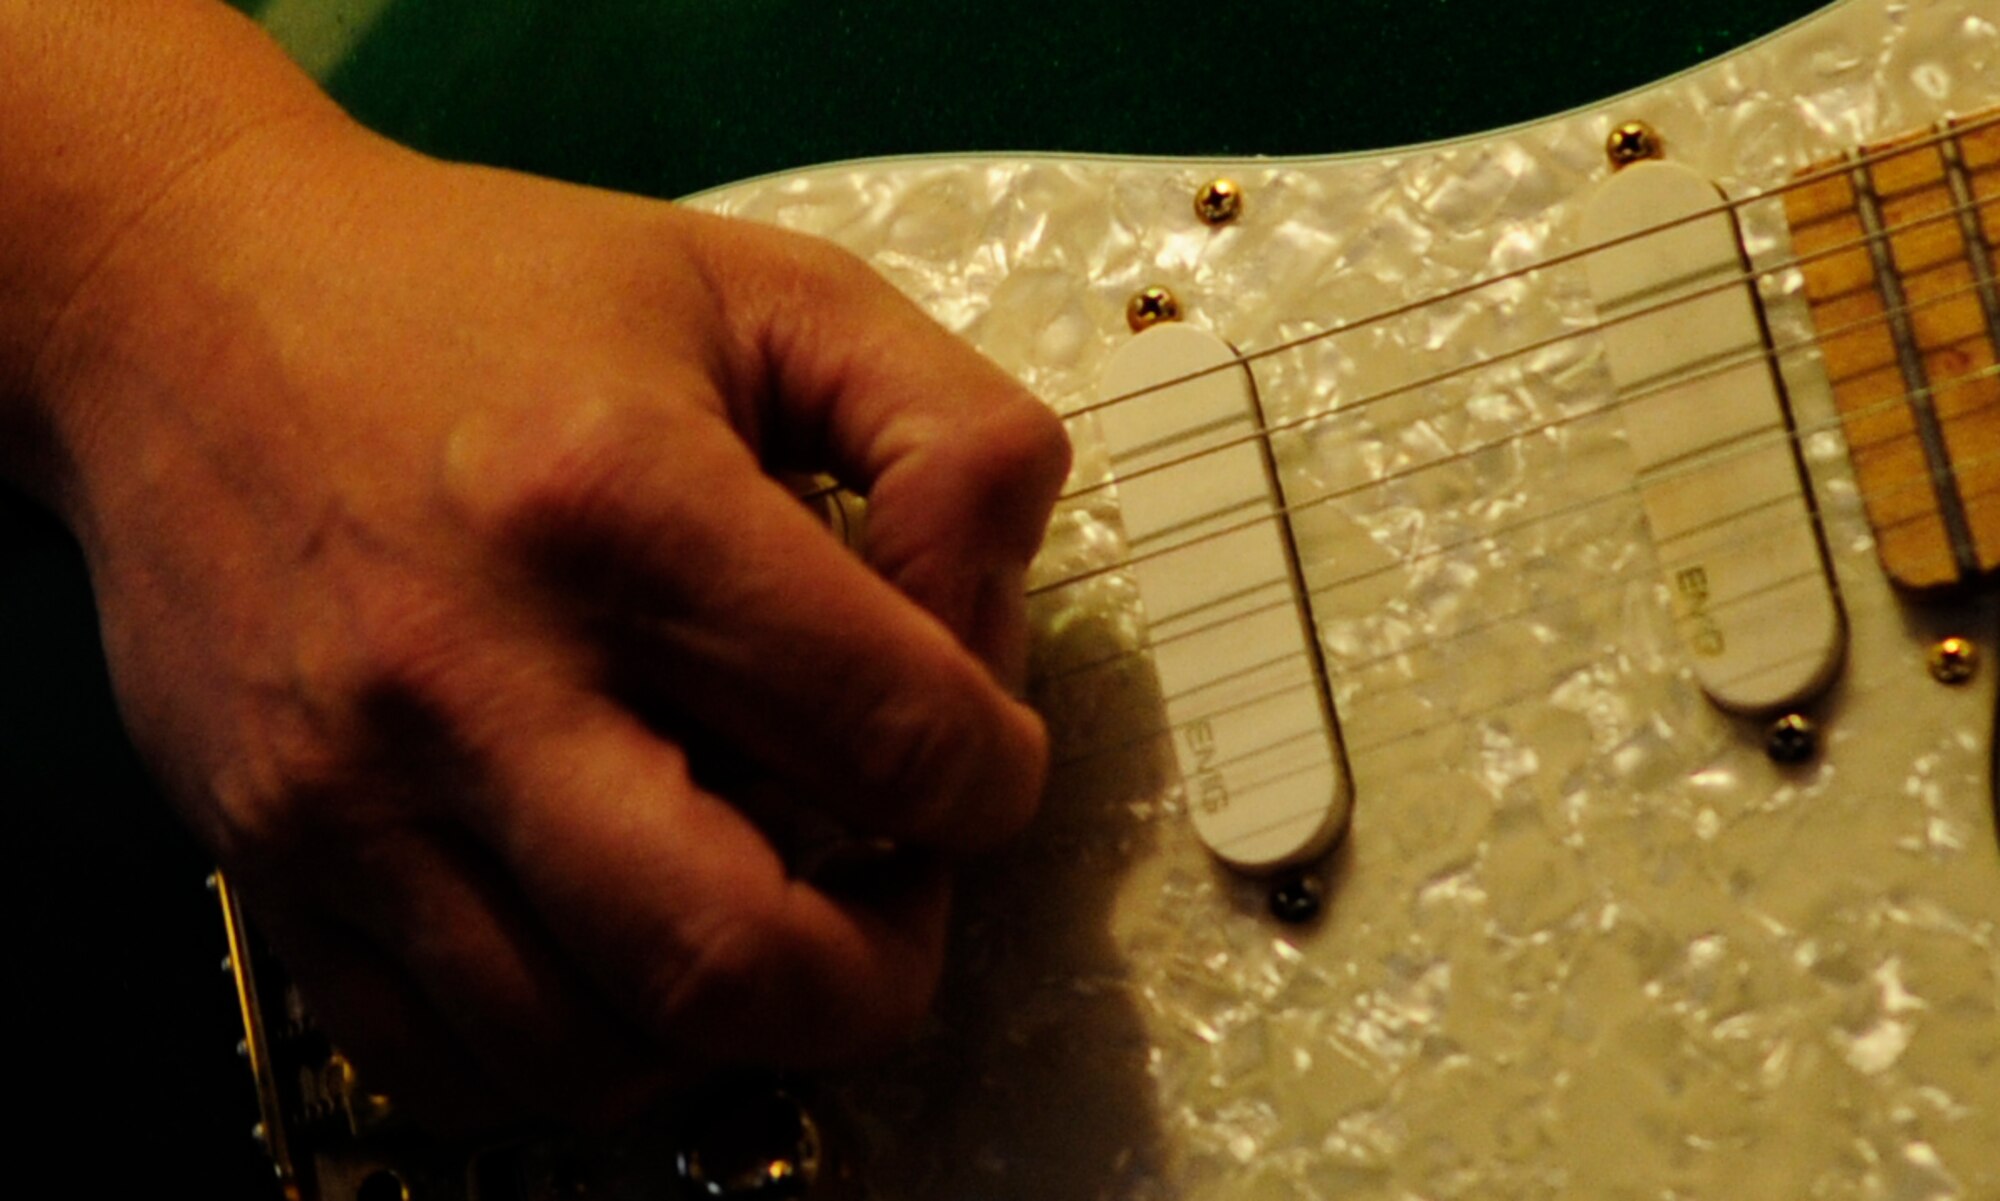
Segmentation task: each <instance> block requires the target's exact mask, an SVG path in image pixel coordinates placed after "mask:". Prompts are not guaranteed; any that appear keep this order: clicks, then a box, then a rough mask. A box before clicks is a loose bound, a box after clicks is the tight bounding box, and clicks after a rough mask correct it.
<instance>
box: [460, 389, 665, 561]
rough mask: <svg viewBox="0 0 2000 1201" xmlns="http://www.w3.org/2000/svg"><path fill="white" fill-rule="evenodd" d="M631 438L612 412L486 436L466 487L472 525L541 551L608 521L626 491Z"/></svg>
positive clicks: (604, 408)
mask: <svg viewBox="0 0 2000 1201" xmlns="http://www.w3.org/2000/svg"><path fill="white" fill-rule="evenodd" d="M631 434H632V431H631V430H629V429H628V428H627V423H626V422H625V421H624V420H623V419H622V418H621V416H620V415H619V414H618V413H617V412H616V411H615V410H614V409H613V408H612V406H610V405H609V404H606V403H602V402H595V403H582V404H576V405H571V406H566V407H564V408H563V409H562V410H561V412H560V413H554V412H550V413H539V414H536V415H534V416H533V417H530V418H527V419H524V420H522V421H520V422H519V423H517V424H516V425H515V426H514V427H513V428H511V429H509V430H507V431H505V432H503V433H499V434H494V435H488V437H489V438H491V439H492V440H494V441H498V442H501V443H502V445H499V446H497V447H491V448H488V450H487V453H486V454H485V455H482V456H481V457H480V458H481V461H480V463H479V465H478V466H477V467H476V468H473V469H472V470H471V471H469V472H468V475H469V478H467V479H466V480H465V485H466V487H467V489H468V490H469V491H470V492H471V494H472V497H471V499H472V504H471V508H472V509H473V510H474V513H475V515H476V517H477V518H479V519H480V520H481V521H482V523H483V524H485V525H487V526H488V527H489V528H490V529H491V531H492V532H494V533H496V534H497V535H499V536H500V537H501V538H502V539H503V540H507V541H515V542H526V543H531V544H533V543H543V542H547V541H549V540H550V539H552V538H556V537H559V536H562V535H564V534H565V533H567V532H569V531H572V530H575V529H578V528H586V529H588V528H595V527H596V526H598V525H601V524H602V523H603V522H604V521H606V520H607V518H608V516H609V513H608V510H609V509H610V508H611V507H612V505H613V504H614V502H615V501H616V498H618V497H620V496H621V495H623V494H624V493H625V492H626V491H627V490H628V488H629V486H630V485H629V483H628V476H629V474H630V472H631V470H632V456H631V453H630V448H631V445H632V436H631Z"/></svg>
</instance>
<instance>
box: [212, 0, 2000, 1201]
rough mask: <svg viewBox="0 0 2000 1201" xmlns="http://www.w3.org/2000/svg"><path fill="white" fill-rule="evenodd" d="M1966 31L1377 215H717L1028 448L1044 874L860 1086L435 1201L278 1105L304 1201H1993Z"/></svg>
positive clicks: (328, 1129) (776, 193) (1120, 179)
mask: <svg viewBox="0 0 2000 1201" xmlns="http://www.w3.org/2000/svg"><path fill="white" fill-rule="evenodd" d="M1996 26H2000V11H1996V10H1995V9H1994V7H1993V5H1992V3H1991V0H1934V2H1931V3H1921V4H1914V5H1908V6H1905V5H1901V4H1888V3H1883V2H1880V0H1850V2H1849V3H1846V4H1843V5H1840V6H1837V7H1835V8H1833V9H1831V10H1828V11H1827V12H1825V13H1822V14H1820V15H1817V16H1815V17H1813V18H1811V19H1809V20H1807V21H1805V22H1802V23H1801V24H1799V25H1797V26H1794V27H1791V28H1789V29H1787V30H1784V31H1782V32H1780V33H1778V34H1776V35H1774V36H1772V37H1770V38H1768V39H1766V40H1763V41H1760V42H1757V43H1756V44H1754V45H1752V46H1750V47H1748V48H1746V49H1743V50H1740V51H1738V52H1736V53H1734V54H1732V55H1730V56H1728V57H1725V58H1723V59H1720V60H1718V61H1716V62H1714V63H1713V64H1710V65H1708V66H1706V67H1702V68H1699V69H1697V70H1694V71H1692V72H1690V73H1688V74H1685V75H1682V76H1678V77H1676V78H1673V79H1670V80H1668V81H1666V82H1664V83H1661V84H1658V85H1655V86H1652V87H1648V88H1645V89H1642V90H1640V91H1637V92H1633V93H1630V94H1628V95H1625V96H1622V97H1619V98H1617V99H1613V100H1609V101H1605V102H1602V103H1598V104H1592V105H1589V106H1587V107H1585V108H1581V109H1577V110H1575V111H1573V112H1570V113H1567V114H1565V115H1563V116H1559V117H1555V118H1552V119H1548V120H1543V121H1538V122H1534V123H1531V124H1526V125H1518V126H1514V127H1511V128H1508V129H1504V130H1501V131H1499V132H1497V133H1491V134H1484V135H1479V136H1475V137H1469V138H1463V139H1458V140H1452V141H1446V142H1440V143H1434V144H1429V145H1423V146H1418V147H1414V148H1411V149H1407V150H1399V151H1393V152H1389V153H1379V154H1370V155H1362V156H1354V157H1346V158H1331V159H1279V160H1253V159H1223V160H1206V161H1196V160H1183V161H1173V162H1167V161H1157V160H1145V159H1121V158H1093V157H1036V156H1006V157H985V158H963V159H953V158H939V159H909V160H899V161H876V162H860V163H853V164H846V165H839V166H833V167H827V168H822V169H816V170H811V171H805V172H796V173H790V174H783V175H777V176H770V177H765V178H760V179H756V180H753V181H751V182H748V183H744V184H740V185H733V186H729V187H725V188H720V189H717V190H713V191H709V192H705V193H702V194H700V195H698V196H696V197H694V198H693V199H692V200H691V201H690V202H689V203H692V204H696V205H699V206H702V207H706V208H710V209H713V210H715V211H720V212H727V213H732V214H736V215H740V216H745V217H749V218H752V219H758V220H766V221H774V222H778V223H781V224H785V225H788V226H792V227H794V228H799V229H804V230H807V231H809V232H813V233H817V234H820V235H822V236H826V237H829V238H832V239H834V240H836V241H839V242H841V243H842V244H844V245H846V246H848V247H849V248H850V249H853V250H855V251H857V252H858V253H860V254H862V255H863V256H864V257H866V258H868V259H869V260H870V261H871V262H873V263H874V264H875V266H876V267H877V268H879V269H880V270H882V271H883V273H884V274H885V275H886V276H887V277H888V278H889V279H891V280H892V281H893V282H895V283H896V284H897V285H899V286H900V287H902V288H903V289H904V290H906V291H907V292H909V293H910V294H911V295H912V296H914V297H915V298H916V299H917V300H918V301H919V302H920V303H922V304H924V305H925V306H926V307H927V308H929V309H930V310H931V311H932V312H933V313H935V314H936V315H937V316H938V317H939V318H940V320H942V321H944V322H945V323H946V324H947V325H949V326H951V327H952V328H953V329H955V330H956V331H958V332H959V333H961V334H962V335H964V336H965V337H967V338H968V339H970V340H971V341H972V342H974V343H975V344H976V345H978V346H979V347H980V348H981V349H983V350H984V351H985V352H986V353H988V354H989V355H991V356H992V357H994V358H995V359H996V360H998V361H999V362H1000V363H1002V364H1003V365H1004V366H1006V367H1008V368H1009V369H1011V370H1013V371H1015V372H1016V373H1017V374H1019V375H1020V376H1021V377H1022V378H1023V379H1024V380H1026V381H1027V382H1028V383H1029V384H1030V385H1031V386H1032V387H1033V388H1035V389H1036V390H1037V391H1038V392H1039V393H1040V394H1041V395H1043V396H1044V397H1045V398H1047V399H1048V400H1049V402H1050V403H1051V404H1052V405H1054V406H1055V407H1056V409H1057V410H1058V411H1059V412H1061V413H1063V414H1065V415H1066V417H1067V418H1068V424H1069V429H1070V432H1071V435H1072V438H1073V440H1074V442H1075V444H1076V447H1077V451H1078V466H1077V469H1076V472H1075V474H1074V476H1073V478H1072V480H1071V481H1070V484H1069V485H1068V488H1067V489H1066V491H1067V493H1068V499H1067V500H1066V501H1065V503H1064V505H1063V506H1062V507H1061V508H1059V510H1058V513H1057V517H1056V520H1055V523H1054V526H1053V529H1052V533H1051V538H1050V541H1049V544H1048V548H1047V550H1046V552H1045V554H1044V556H1043V558H1042V560H1041V561H1040V563H1039V564H1038V567H1037V571H1036V574H1035V578H1034V579H1033V580H1032V581H1031V592H1032V605H1033V611H1034V614H1035V617H1036V621H1037V629H1038V632H1039V637H1038V641H1037V647H1036V660H1035V677H1036V684H1035V691H1034V696H1035V699H1036V701H1037V703H1038V704H1039V705H1040V706H1041V707H1042V709H1043V710H1044V712H1045V713H1047V714H1048V716H1049V718H1050V721H1051V727H1052V730H1053V731H1054V735H1055V758H1056V767H1055V771H1054V775H1053V780H1052V787H1051V791H1050V795H1049V798H1048V800H1047V802H1046V803H1045V807H1044V815H1043V817H1042V818H1041V819H1040V821H1039V824H1038V826H1037V828H1036V830H1035V831H1033V832H1032V834H1031V836H1030V837H1029V838H1028V839H1027V840H1025V841H1024V842H1023V843H1022V845H1020V846H1018V847H1016V848H1014V849H1012V850H1010V851H1008V852H1006V853H1004V854H1003V855H1001V856H1000V857H998V858H996V859H995V860H993V861H991V862H988V863H985V864H982V865H978V866H976V867H975V868H974V869H972V870H973V877H972V878H971V879H970V880H968V881H967V883H966V885H965V888H964V890H963V897H964V909H965V913H964V915H963V917H962V919H961V922H960V928H959V930H958V931H957V942H956V944H955V948H956V950H955V960H954V967H953V969H952V973H951V975H950V977H949V979H948V981H947V984H946V988H945V992H944V995H943V997H942V999H941V1002H940V1007H939V1011H938V1014H937V1017H936V1018H935V1020H934V1022H933V1023H932V1026H931V1027H930V1028H929V1029H927V1030H926V1031H925V1033H924V1034H923V1035H922V1037H920V1038H919V1040H918V1041H917V1042H916V1044H915V1045H914V1046H912V1047H911V1048H909V1049H908V1051H907V1052H906V1053H905V1054H904V1055H902V1056H900V1057H899V1058H897V1059H896V1060H895V1061H893V1062H891V1063H888V1064H885V1065H882V1066H880V1067H878V1068H875V1069H871V1070H869V1071H866V1072H861V1073H857V1074H854V1075H851V1076H842V1077H838V1078H828V1079H819V1080H813V1081H781V1082H775V1083H772V1084H769V1085H765V1084H759V1085H757V1086H755V1087H754V1088H748V1089H747V1091H746V1094H745V1096H744V1097H742V1098H728V1099H726V1100H727V1104H724V1102H723V1101H721V1100H717V1099H713V1098H710V1099H705V1102H704V1103H705V1104H706V1103H710V1102H712V1103H713V1104H712V1105H711V1106H710V1107H711V1108H712V1109H714V1110H716V1111H726V1115H727V1116H728V1119H729V1122H728V1124H729V1125H730V1127H731V1129H730V1130H729V1131H726V1132H722V1133H728V1134H731V1135H733V1136H734V1137H733V1138H724V1137H722V1133H718V1131H717V1130H716V1129H715V1128H714V1127H715V1126H716V1125H717V1124H718V1123H716V1122H714V1121H709V1122H704V1121H702V1120H699V1117H700V1115H699V1114H695V1115H679V1116H677V1117H676V1116H670V1117H668V1118H665V1119H663V1120H662V1124H661V1125H660V1126H659V1127H657V1128H656V1129H652V1130H649V1131H647V1132H643V1133H641V1134H637V1135H628V1136H626V1137H624V1138H623V1139H614V1140H611V1141H610V1142H608V1143H582V1142H574V1141H569V1140H560V1139H554V1140H548V1141H527V1142H523V1143H519V1144H511V1145H506V1146H498V1147H488V1148H480V1149H478V1150H477V1152H476V1153H474V1154H472V1155H470V1157H469V1158H468V1157H467V1156H466V1155H465V1154H463V1153H462V1151H461V1150H456V1149H453V1150H440V1149H425V1148H414V1149H413V1148H412V1147H410V1146H409V1145H408V1144H407V1143H406V1142H404V1141H402V1136H401V1133H400V1132H399V1131H398V1130H397V1128H396V1127H395V1126H394V1124H393V1119H384V1118H382V1117H381V1115H380V1114H379V1113H377V1112H376V1111H374V1110H372V1109H370V1108H369V1105H370V1104H371V1102H370V1101H369V1099H368V1098H367V1097H366V1096H365V1094H361V1093H358V1092H356V1091H354V1090H352V1089H346V1088H345V1086H344V1084H343V1078H341V1077H340V1076H339V1073H338V1071H337V1068H338V1065H337V1063H335V1064H334V1065H333V1066H332V1067H331V1068H329V1067H328V1065H327V1063H326V1062H324V1061H321V1062H318V1063H316V1064H312V1065H307V1066H308V1067H309V1068H310V1070H309V1071H308V1073H307V1075H306V1077H304V1079H306V1081H307V1083H306V1084H305V1085H301V1084H300V1083H299V1081H300V1080H301V1077H300V1075H299V1073H298V1067H299V1064H298V1063H297V1062H296V1060H295V1059H294V1060H287V1061H285V1062H286V1064H287V1066H288V1067H290V1068H291V1069H292V1073H291V1076H290V1077H289V1078H284V1073H282V1072H280V1073H276V1074H270V1073H268V1071H267V1076H268V1077H269V1079H268V1080H267V1084H268V1086H269V1090H270V1091H269V1099H270V1101H271V1103H272V1105H273V1106H274V1108H273V1109H272V1110H271V1111H270V1112H269V1113H267V1115H266V1130H265V1133H266V1137H267V1140H268V1139H270V1138H272V1137H273V1136H277V1137H279V1138H281V1139H283V1138H289V1139H290V1140H291V1141H290V1142H289V1143H287V1144H286V1147H287V1149H286V1150H285V1151H284V1153H283V1154H284V1156H285V1158H284V1162H285V1163H286V1165H287V1167H288V1170H289V1171H290V1172H291V1173H292V1176H291V1181H292V1183H293V1185H294V1187H296V1188H298V1189H300V1190H301V1191H302V1192H304V1193H305V1194H306V1195H309V1196H326V1197H338V1198H342V1199H343V1201H344V1199H345V1198H347V1197H360V1198H364V1199H365V1198H371V1197H375V1196H382V1197H389V1196H396V1195H401V1194H402V1192H403V1191H405V1190H406V1191H407V1192H408V1194H409V1195H413V1196H457V1195H472V1196H478V1197H495V1196H504V1197H516V1196H519V1197H540V1196H557V1195H586V1194H587V1195H591V1196H613V1197H622V1196H638V1195H642V1194H644V1195H659V1193H658V1192H657V1191H654V1190H660V1189H666V1190H673V1189H680V1190H684V1191H687V1192H690V1193H691V1194H693V1195H700V1194H702V1193H704V1192H706V1193H711V1194H714V1195H734V1194H738V1193H740V1194H743V1195H774V1196H775V1195H784V1194H785V1193H786V1191H787V1190H788V1189H792V1188H794V1187H795V1186H798V1187H805V1188H806V1195H820V1196H827V1197H842V1196H866V1197H880V1198H884V1199H889V1201H898V1199H902V1198H920V1197H922V1198H930V1197H946V1198H953V1199H954V1201H957V1199H973V1198H995V1199H1000V1198H1028V1197H1033V1198H1038V1199H1050V1201H1082V1199H1084V1198H1100V1197H1104V1198H1119V1199H1121V1201H1125V1199H1132V1201H1137V1199H1152V1198H1188V1199H1195V1198H1210V1197H1218V1198H1219V1197H1231V1198H1235V1197H1271V1198H1321V1197H1325V1198H1332V1197H1340V1198H1350V1197H1351V1198H1384V1199H1387V1198H1410V1197H1423V1198H1447V1197H1464V1198H1516V1197H1518V1198H1544V1197H1545V1198H1566V1197H1606V1198H1622V1197H1631V1198H1641V1197H1644V1198H1668V1197H1671V1198H1689V1199H1693V1198H1702V1199H1707V1198H1723V1197H1739V1196H1770V1197H1815V1198H1870V1197H1925V1198H1955V1199H1962V1201H1977V1199H1985V1198H1992V1197H1996V1196H2000V841H1996V835H1995V792H1994V785H1995V776H1996V771H1995V764H1994V732H1995V731H1994V726H1995V696H1996V687H1995V682H1996V679H2000V664H1996V663H1995V656H1996V655H2000V609H1996V603H1995V596H1994V594H1993V590H1992V588H1991V581H1992V579H1993V574H1994V571H1995V569H1996V567H1997V566H2000V371H1996V368H1995V361H1996V356H2000V302H1996V299H1995V293H1996V286H1995V282H1994V277H1995V274H1996V269H1995V256H1994V248H1995V244H1996V240H2000V239H1996V232H1997V231H2000V124H1996V122H2000V68H1996V64H2000V30H1996ZM1954 122H1955V124H1954ZM265 1036H266V1037H268V1038H269V1039H270V1040H271V1044H272V1045H265V1046H261V1047H252V1048H250V1049H251V1051H252V1053H253V1058H257V1059H258V1060H259V1062H260V1064H261V1065H263V1066H265V1067H266V1068H267V1069H268V1067H269V1065H270V1064H271V1063H272V1062H273V1061H274V1059H282V1058H283V1056H284V1055H287V1054H292V1055H296V1051H295V1050H290V1051H288V1050H287V1049H286V1048H285V1047H283V1046H278V1045H275V1044H276V1043H277V1042H279V1041H281V1040H282V1038H283V1037H284V1036H283V1035H282V1032H279V1033H273V1032H272V1031H270V1030H266V1031H265ZM257 1037H258V1035H257V1032H256V1031H255V1030H253V1032H252V1040H251V1041H253V1042H255V1041H256V1039H257ZM743 1115H757V1116H758V1117H759V1118H760V1121H758V1122H756V1123H752V1122H750V1121H749V1120H748V1119H747V1118H745V1117H744V1116H743ZM773 1128H774V1129H775V1133H769V1132H770V1131H771V1130H772V1129H773ZM746 1130H749V1131H751V1133H750V1134H748V1135H745V1134H744V1133H743V1132H744V1131H746ZM730 1144H733V1145H730ZM746 1144H747V1150H746ZM807 1177H810V1178H811V1180H810V1183H809V1186H808V1185H805V1184H804V1183H803V1182H804V1181H805V1178H807ZM565 1190H569V1191H568V1192H565ZM760 1190H761V1192H760Z"/></svg>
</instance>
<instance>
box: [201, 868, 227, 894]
mask: <svg viewBox="0 0 2000 1201" xmlns="http://www.w3.org/2000/svg"><path fill="white" fill-rule="evenodd" d="M201 886H202V887H203V888H206V889H207V890H208V891H210V892H214V891H215V890H216V889H218V888H221V887H222V877H221V876H218V875H216V874H215V873H214V872H210V873H208V875H206V876H203V877H202V880H201Z"/></svg>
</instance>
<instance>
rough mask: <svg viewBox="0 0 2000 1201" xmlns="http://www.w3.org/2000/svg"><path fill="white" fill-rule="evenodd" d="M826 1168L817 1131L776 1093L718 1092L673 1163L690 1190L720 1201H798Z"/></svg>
mask: <svg viewBox="0 0 2000 1201" xmlns="http://www.w3.org/2000/svg"><path fill="white" fill-rule="evenodd" d="M824 1160H825V1153H824V1150H823V1144H822V1142H821V1139H820V1133H819V1125H818V1123H816V1122H815V1121H814V1120H813V1117H812V1114H811V1113H810V1112H808V1111H807V1109H806V1107H805V1106H804V1105H803V1104H801V1103H800V1102H799V1100H798V1098H796V1097H794V1096H793V1095H792V1094H791V1093H790V1092H789V1091H788V1090H786V1089H784V1088H782V1087H770V1086H765V1087H754V1086H752V1087H741V1086H739V1087H736V1088H730V1087H728V1086H724V1087H723V1088H722V1089H721V1091H720V1092H719V1093H718V1094H717V1095H715V1096H712V1097H710V1098H708V1099H707V1102H706V1103H705V1104H704V1105H703V1107H702V1112H701V1115H700V1117H699V1118H698V1119H696V1120H695V1122H694V1128H693V1129H691V1130H689V1131H688V1132H687V1140H686V1142H685V1143H684V1144H683V1145H682V1147H681V1150H680V1152H679V1154H678V1155H677V1156H676V1157H675V1165H674V1166H675V1169H676V1171H677V1172H678V1174H679V1176H680V1178H681V1182H682V1183H683V1184H684V1185H685V1186H687V1188H688V1190H689V1191H691V1192H693V1193H694V1194H696V1195H697V1196H703V1197H714V1198H718V1199H720V1201H796V1199H797V1198H800V1197H803V1196H805V1195H806V1194H808V1193H809V1192H810V1191H811V1190H812V1187H813V1184H814V1183H815V1182H816V1181H817V1180H818V1179H819V1175H820V1171H821V1168H822V1166H823V1163H824Z"/></svg>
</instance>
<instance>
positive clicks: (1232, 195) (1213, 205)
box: [1194, 178, 1243, 225]
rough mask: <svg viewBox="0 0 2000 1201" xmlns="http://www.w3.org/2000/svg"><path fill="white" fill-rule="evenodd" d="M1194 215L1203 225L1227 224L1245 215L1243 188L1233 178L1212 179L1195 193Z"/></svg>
mask: <svg viewBox="0 0 2000 1201" xmlns="http://www.w3.org/2000/svg"><path fill="white" fill-rule="evenodd" d="M1194 215H1195V216H1197V217H1199V218H1201V223H1202V224H1203V225H1227V224H1229V223H1230V222H1231V221H1234V220H1236V219H1237V218H1238V217H1240V216H1242V215H1243V189H1242V188H1241V187H1239V186H1238V185H1237V183H1236V181H1235V180H1233V179H1223V178H1217V179H1211V180H1209V181H1208V182H1207V183H1205V184H1203V185H1201V188H1200V190H1199V191H1197V192H1196V193H1195V194H1194Z"/></svg>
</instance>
